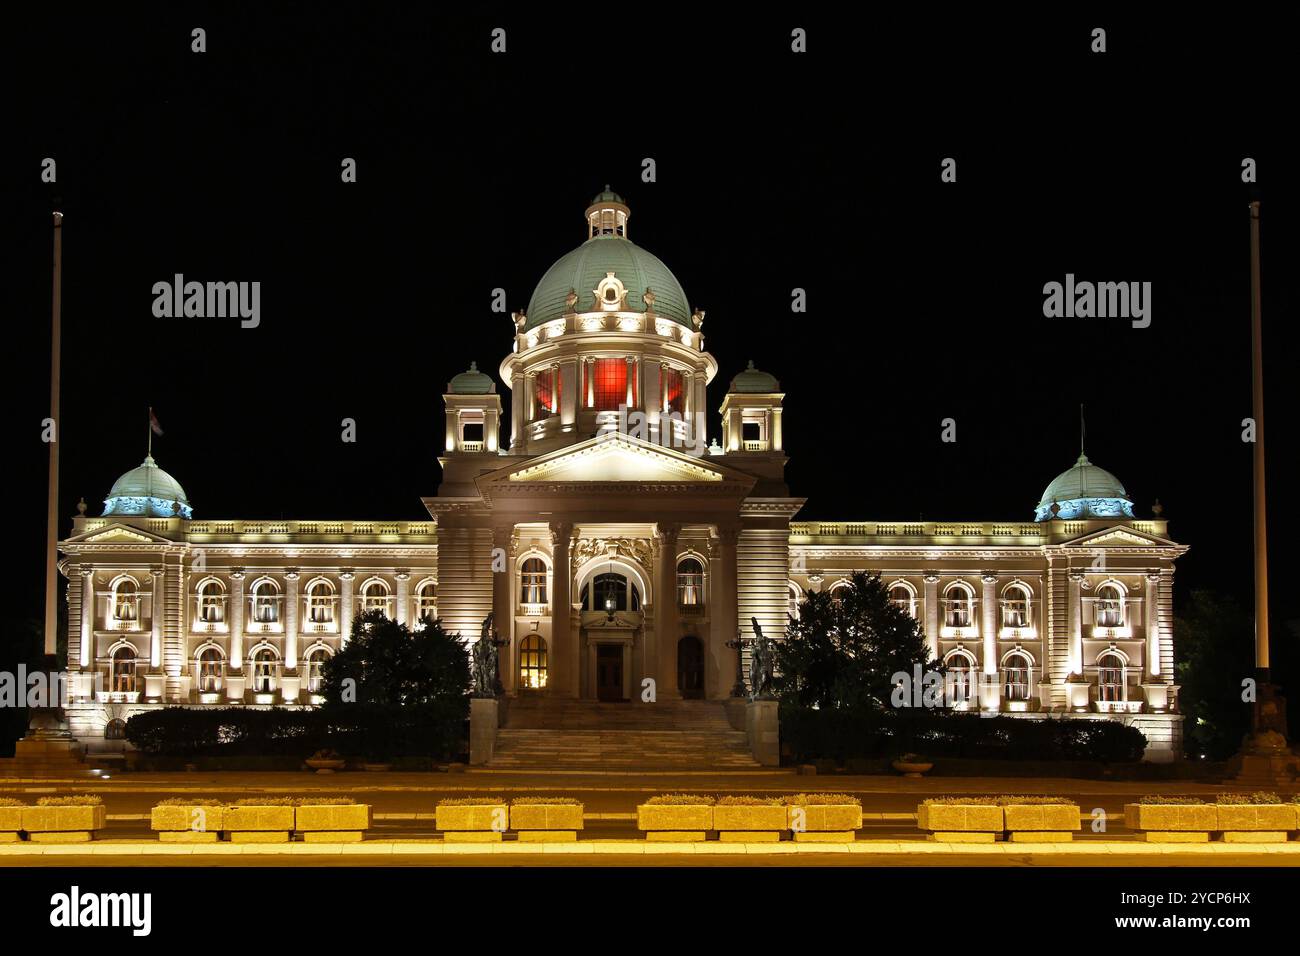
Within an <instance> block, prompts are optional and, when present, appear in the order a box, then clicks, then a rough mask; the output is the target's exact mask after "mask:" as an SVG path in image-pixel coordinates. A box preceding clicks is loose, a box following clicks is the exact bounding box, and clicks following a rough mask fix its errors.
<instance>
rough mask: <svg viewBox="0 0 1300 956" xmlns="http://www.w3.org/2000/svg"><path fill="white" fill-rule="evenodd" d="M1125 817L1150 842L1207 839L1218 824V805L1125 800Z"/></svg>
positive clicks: (1194, 841) (1132, 828)
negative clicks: (1126, 801)
mask: <svg viewBox="0 0 1300 956" xmlns="http://www.w3.org/2000/svg"><path fill="white" fill-rule="evenodd" d="M1124 820H1125V822H1126V823H1127V824H1128V826H1129V829H1130V830H1140V831H1142V838H1143V839H1144V840H1146V841H1147V842H1148V843H1206V842H1208V841H1209V839H1210V832H1211V831H1213V830H1217V829H1218V828H1219V813H1218V807H1215V806H1213V805H1211V804H1205V805H1201V804H1176V803H1126V804H1124Z"/></svg>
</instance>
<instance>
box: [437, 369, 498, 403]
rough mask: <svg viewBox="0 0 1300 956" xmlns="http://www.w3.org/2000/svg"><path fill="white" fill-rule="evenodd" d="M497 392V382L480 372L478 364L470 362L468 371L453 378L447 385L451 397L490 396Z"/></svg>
mask: <svg viewBox="0 0 1300 956" xmlns="http://www.w3.org/2000/svg"><path fill="white" fill-rule="evenodd" d="M496 390H497V385H496V382H494V381H492V376H490V375H487V374H485V373H483V372H480V371H479V370H478V362H470V363H469V370H468V371H466V372H461V373H460V374H459V375H454V376H452V379H451V381H450V382H448V383H447V393H448V394H449V395H488V394H491V393H492V392H495V391H496Z"/></svg>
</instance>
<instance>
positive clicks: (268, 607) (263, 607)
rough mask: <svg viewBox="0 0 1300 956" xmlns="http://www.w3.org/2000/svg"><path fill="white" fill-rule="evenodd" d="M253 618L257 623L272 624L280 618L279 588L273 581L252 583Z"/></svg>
mask: <svg viewBox="0 0 1300 956" xmlns="http://www.w3.org/2000/svg"><path fill="white" fill-rule="evenodd" d="M253 620H254V621H256V622H257V623H259V624H274V623H276V622H277V621H279V620H280V589H279V588H277V587H276V586H275V582H274V581H259V582H257V584H255V585H253Z"/></svg>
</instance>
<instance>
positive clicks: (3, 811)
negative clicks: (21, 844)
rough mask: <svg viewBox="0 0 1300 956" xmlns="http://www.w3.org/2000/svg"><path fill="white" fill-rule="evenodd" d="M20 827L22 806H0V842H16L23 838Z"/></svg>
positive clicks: (21, 824)
mask: <svg viewBox="0 0 1300 956" xmlns="http://www.w3.org/2000/svg"><path fill="white" fill-rule="evenodd" d="M22 828H23V808H22V807H0V843H17V842H18V841H19V840H21V839H22V838H23V835H22V832H21V831H22Z"/></svg>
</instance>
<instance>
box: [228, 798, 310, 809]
mask: <svg viewBox="0 0 1300 956" xmlns="http://www.w3.org/2000/svg"><path fill="white" fill-rule="evenodd" d="M300 803H302V799H301V798H300V797H244V798H243V799H242V800H236V801H235V802H234V803H233V804H231V806H236V807H296V806H298V805H299V804H300Z"/></svg>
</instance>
